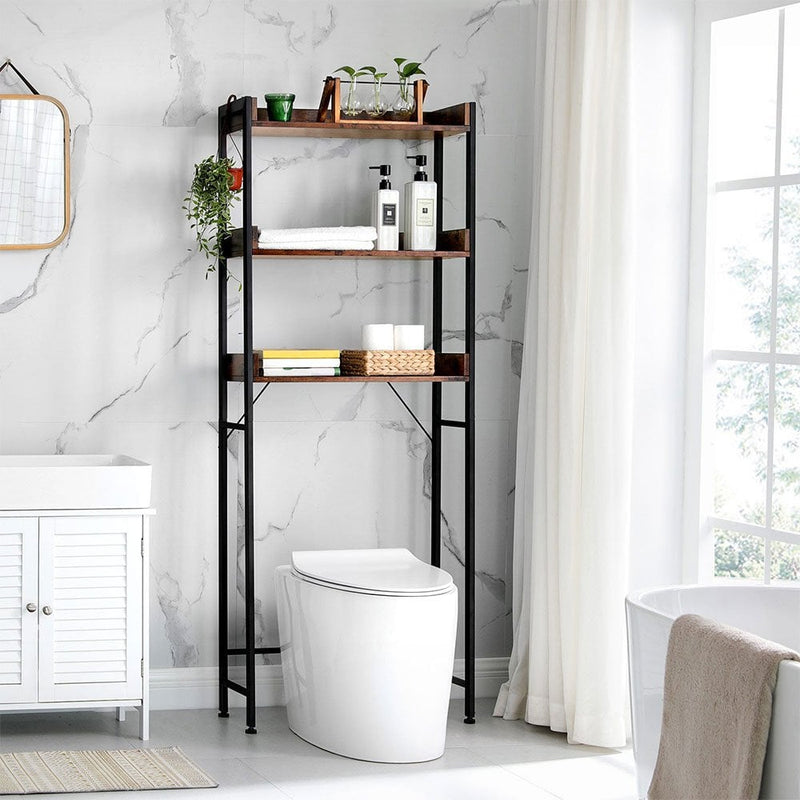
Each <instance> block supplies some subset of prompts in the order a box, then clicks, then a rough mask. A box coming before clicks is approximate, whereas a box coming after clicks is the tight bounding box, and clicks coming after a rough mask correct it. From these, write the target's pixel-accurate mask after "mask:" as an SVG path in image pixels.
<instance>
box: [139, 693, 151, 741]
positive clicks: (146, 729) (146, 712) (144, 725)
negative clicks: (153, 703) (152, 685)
mask: <svg viewBox="0 0 800 800" xmlns="http://www.w3.org/2000/svg"><path fill="white" fill-rule="evenodd" d="M139 738H140V739H141V740H142V741H143V742H146V741H147V740H148V739H149V738H150V704H149V703H148V702H147V701H146V700H145V701H144V702H143V703H142V704H141V705H140V706H139Z"/></svg>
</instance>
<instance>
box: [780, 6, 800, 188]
mask: <svg viewBox="0 0 800 800" xmlns="http://www.w3.org/2000/svg"><path fill="white" fill-rule="evenodd" d="M785 26H786V27H785V28H784V45H783V48H784V49H783V122H782V132H783V135H782V137H781V138H782V141H781V172H783V173H784V174H792V173H796V172H800V6H792V7H791V8H787V9H786V21H785Z"/></svg>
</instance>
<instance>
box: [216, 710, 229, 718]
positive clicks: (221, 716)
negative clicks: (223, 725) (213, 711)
mask: <svg viewBox="0 0 800 800" xmlns="http://www.w3.org/2000/svg"><path fill="white" fill-rule="evenodd" d="M217 716H218V717H219V718H220V719H228V717H229V716H230V714H229V713H228V712H227V711H220V712H219V714H217Z"/></svg>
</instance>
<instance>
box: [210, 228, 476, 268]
mask: <svg viewBox="0 0 800 800" xmlns="http://www.w3.org/2000/svg"><path fill="white" fill-rule="evenodd" d="M258 235H259V230H258V228H257V227H253V232H252V244H251V247H252V253H253V256H254V257H256V258H344V259H349V260H351V261H352V260H353V259H355V258H383V259H387V260H392V259H395V260H406V261H407V260H416V261H420V260H425V259H432V258H468V257H469V255H470V247H469V231H467V230H464V229H463V228H459V229H457V230H452V231H442V232H441V234H439V241H438V242H437V247H438V249H437V250H403V249H402V248H403V234H402V233H401V234H400V250H289V249H281V250H271V249H269V250H268V249H266V248H261V247H259V246H258ZM243 240H244V231H243V229H242V228H236V229H235V230H233V231H231V234H230V239H228V240H227V242H226V245H225V255H226V257H228V258H240V257H241V256H243V255H244V246H243Z"/></svg>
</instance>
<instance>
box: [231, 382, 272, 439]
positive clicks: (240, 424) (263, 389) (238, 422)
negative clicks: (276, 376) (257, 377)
mask: <svg viewBox="0 0 800 800" xmlns="http://www.w3.org/2000/svg"><path fill="white" fill-rule="evenodd" d="M268 386H272V382H270V383H265V384H264V387H263V388H262V389H261V391H260V392H259V393H258V394H257V395H256V397H255V400H253V405H255V404H256V403H257V402H258V398H259V397H261V395H262V394H264V392H266V391H267V387H268ZM243 419H244V414H242V416H241V417H239V419H238V420H237V421H236V425H238V426H242V420H243ZM239 430H243V426H242V427H237V428H234V429H233V430H231V431H230V432H229V433H228V436H227V438H228V439H230V438H231V433H233V431H239Z"/></svg>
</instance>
